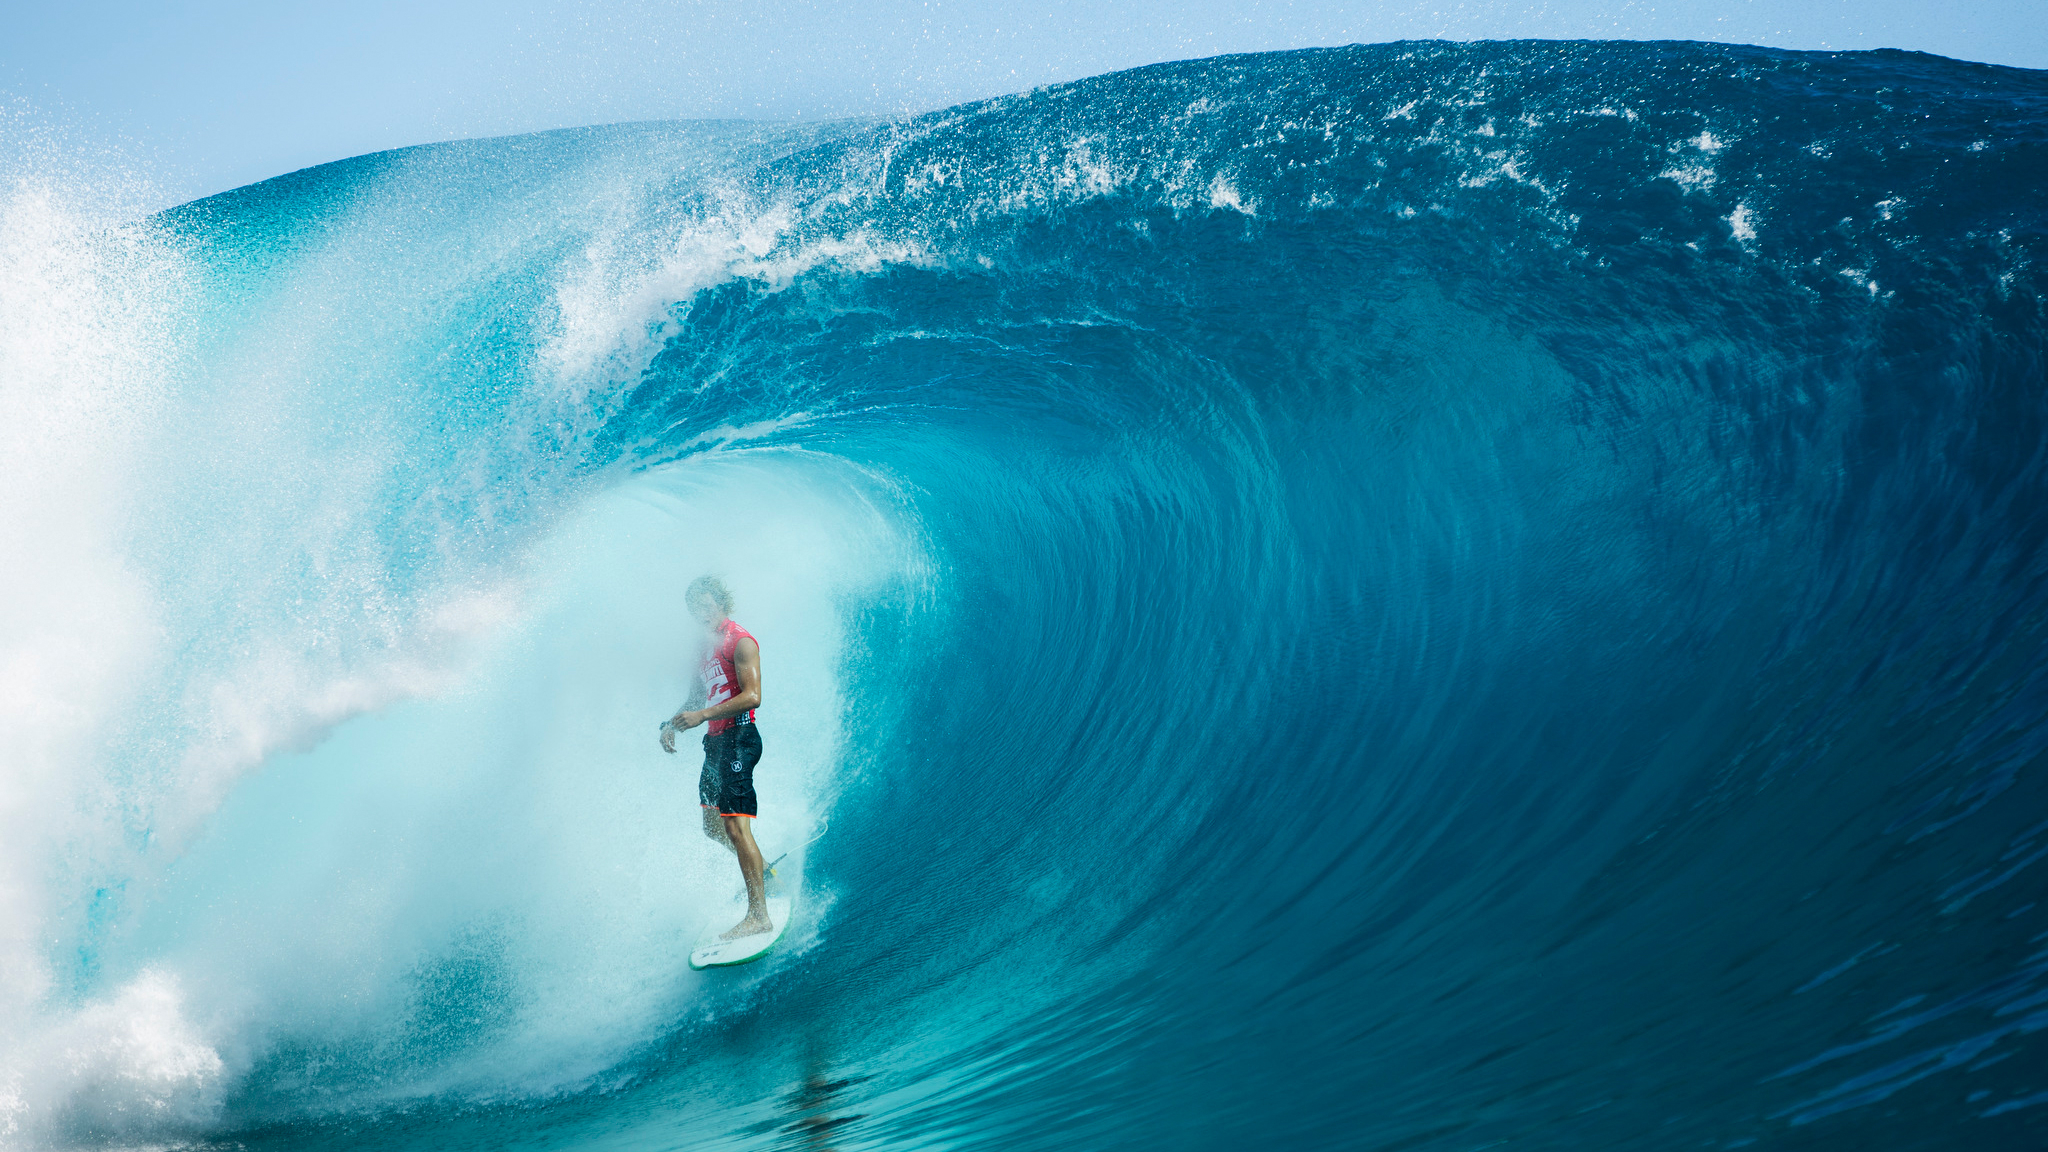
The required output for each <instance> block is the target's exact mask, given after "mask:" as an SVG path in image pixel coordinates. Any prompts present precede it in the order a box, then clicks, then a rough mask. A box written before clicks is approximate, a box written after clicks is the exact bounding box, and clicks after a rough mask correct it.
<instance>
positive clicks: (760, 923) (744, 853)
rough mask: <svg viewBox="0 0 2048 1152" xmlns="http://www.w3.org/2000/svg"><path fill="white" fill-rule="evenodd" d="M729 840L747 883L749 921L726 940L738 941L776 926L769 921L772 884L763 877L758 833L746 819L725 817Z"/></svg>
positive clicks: (742, 922)
mask: <svg viewBox="0 0 2048 1152" xmlns="http://www.w3.org/2000/svg"><path fill="white" fill-rule="evenodd" d="M721 819H722V820H723V822H724V824H725V838H726V841H727V842H728V843H730V844H731V845H732V850H733V852H734V853H735V854H737V855H738V856H739V858H740V876H741V878H743V879H744V880H745V881H746V882H747V918H746V919H744V920H742V921H740V922H739V923H737V924H735V925H733V926H732V929H731V931H728V932H726V933H725V939H727V940H735V939H738V938H739V937H741V936H752V935H753V934H755V933H756V932H766V931H768V930H769V929H770V928H771V927H773V926H774V925H773V924H771V923H770V922H769V919H768V885H767V883H766V882H765V881H764V880H763V879H762V878H761V849H760V848H758V847H756V846H755V844H754V831H753V829H751V828H749V827H748V826H747V825H748V824H750V823H752V821H751V820H750V819H749V818H748V817H745V816H725V817H722V818H721Z"/></svg>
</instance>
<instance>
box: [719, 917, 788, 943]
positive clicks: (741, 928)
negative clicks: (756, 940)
mask: <svg viewBox="0 0 2048 1152" xmlns="http://www.w3.org/2000/svg"><path fill="white" fill-rule="evenodd" d="M774 927H775V925H774V924H772V923H770V922H769V920H768V917H766V916H749V917H747V918H746V919H745V920H742V921H740V922H739V923H738V924H735V925H733V927H732V931H730V932H726V933H724V934H723V935H721V936H719V939H720V940H737V939H739V938H740V937H742V936H759V935H760V934H761V933H763V932H767V931H769V930H770V929H772V928H774Z"/></svg>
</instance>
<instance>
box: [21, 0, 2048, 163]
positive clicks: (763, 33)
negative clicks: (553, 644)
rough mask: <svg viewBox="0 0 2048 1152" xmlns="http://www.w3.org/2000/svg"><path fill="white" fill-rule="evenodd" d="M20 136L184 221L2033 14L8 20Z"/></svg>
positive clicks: (511, 13)
mask: <svg viewBox="0 0 2048 1152" xmlns="http://www.w3.org/2000/svg"><path fill="white" fill-rule="evenodd" d="M10 7H11V8H12V11H10V12H9V13H8V15H7V19H6V21H5V24H4V27H5V31H4V32H0V94H4V97H5V98H6V100H7V103H8V104H9V105H11V109H10V113H11V117H12V119H13V120H14V121H16V122H17V123H18V122H21V121H23V120H24V119H26V120H30V121H33V122H35V123H36V124H37V125H39V126H40V127H41V128H43V129H47V130H58V131H61V132H63V133H64V134H65V135H66V136H67V137H69V138H72V139H83V140H89V141H94V142H97V143H99V144H102V145H111V146H113V147H116V148H117V149H118V150H119V151H120V152H121V153H122V154H123V155H124V156H127V157H129V158H130V161H131V162H132V163H134V164H135V165H137V166H139V167H141V168H142V169H144V170H146V171H147V172H149V173H150V174H151V175H152V177H153V178H154V179H155V180H156V181H157V183H158V184H159V186H160V188H161V195H162V196H163V197H164V198H167V199H183V198H187V197H190V196H194V195H202V194H205V193H208V192H214V191H218V190H220V189H224V188H230V187H234V186H236V185H239V184H244V183H248V182H250V181H252V180H260V179H263V178H265V177H268V176H273V175H276V174H278V173H280V172H287V171H291V170H292V169H295V168H301V167H304V166H306V165H309V164H317V163H321V162H324V161H328V160H336V159H340V158H342V157H345V156H352V155H357V154H360V153H363V152H370V151H376V150H378V149H382V148H391V147H396V146H399V145H404V144H416V143H421V142H424V141H430V140H445V139H450V138H453V137H461V136H490V135H501V134H505V133H512V132H528V131H538V130H542V129H547V128H559V127H565V126H570V125H577V124H596V123H606V122H611V121H620V120H646V119H666V118H675V117H699V116H747V117H771V118H788V117H805V118H810V117H824V116H841V115H855V114H889V113H898V112H904V111H912V110H922V109H926V108H933V107H941V106H944V105H946V104H950V103H954V102H957V101H960V100H967V99H973V98H976V97H981V96H989V95H994V94H996V93H1000V92H1007V91H1014V90H1017V89H1022V88H1029V87H1031V86H1033V85H1037V84H1043V83H1048V82H1053V81H1060V80H1070V79H1074V78H1077V77H1081V76H1088V75H1093V74H1095V73H1098V72H1106V71H1110V70H1113V69H1117V68H1127V67H1132V66H1134V65H1139V64H1149V63H1154V62H1157V61H1160V60H1174V59H1184V58H1187V57H1193V56H1211V55H1216V54H1218V53H1223V52H1247V51H1262V50H1268V49H1280V48H1298V47H1305V46H1309V45H1320V44H1347V43H1353V42H1374V41H1383V40H1398V39H1406V38H1419V37H1448V38H1451V39H1460V40H1466V39H1494V38H1516V37H1546V38H1560V39H1577V38H1622V39H1666V38H1670V39H1694V40H1723V41H1733V42H1741V43H1750V44H1768V45H1772V46H1776V47H1784V48H1820V49H1863V48H1911V49H1917V50H1920V51H1926V52H1934V53H1938V54H1940V55H1944V56H1952V57H1957V58H1960V59H1966V60H1981V61H1987V62H1990V63H1996V64H2008V65H2015V66H2019V67H2025V68H2048V0H1947V2H1943V0H1934V2H1930V0H1860V2H1850V0H1779V2H1772V0H1718V2H1717V0H1671V2H1663V0H1656V2H1634V0H1554V2H1547V3H1546V2H1537V3H1516V2H1499V0H1464V2H1459V0H1422V2H1415V0H1389V2H1385V3H1380V2H1374V0H1353V2H1348V3H1346V2H1334V0H1298V2H1277V3H1276V2H1259V0H1178V2H1161V0H1122V2H1119V0H1081V2H1076V0H1017V2H1013V3H1002V2H990V0H966V2H953V0H751V2H743V0H696V2H691V0H614V2H611V3H587V2H578V0H557V2H535V0H501V2H499V3H494V4H484V3H478V2H474V0H456V2H451V3H440V4H429V3H420V2H419V0H407V2H400V0H359V2H357V3H354V4H352V5H334V4H327V5H311V4H290V3H285V4H279V3H276V2H275V0H266V2H260V3H259V2H254V0H191V2H186V3H176V2H172V3H157V4H142V3H135V2H132V0H83V2H79V3H73V4H37V5H31V4H27V3H17V4H15V5H11V6H10Z"/></svg>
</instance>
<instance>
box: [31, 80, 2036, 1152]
mask: <svg viewBox="0 0 2048 1152" xmlns="http://www.w3.org/2000/svg"><path fill="white" fill-rule="evenodd" d="M24 188H26V186H24ZM5 229H6V233H7V235H6V241H7V248H6V251H7V253H8V256H7V258H8V259H9V260H10V261H12V263H11V264H10V265H9V267H10V268H11V269H12V271H11V273H10V275H9V276H8V277H7V279H8V280H9V281H11V283H12V285H13V287H12V288H10V289H9V292H10V294H9V295H8V296H7V297H6V298H4V299H0V306H4V307H5V308H6V309H7V310H8V315H9V318H10V324H9V325H7V326H6V327H7V328H8V331H9V335H8V336H7V341H8V343H7V344H6V346H5V348H4V349H0V354H4V356H5V357H6V360H5V367H6V371H7V373H8V376H9V382H10V391H11V393H12V394H11V396H10V398H9V400H8V404H9V409H8V416H7V421H6V424H7V428H6V430H5V431H4V432H0V435H4V436H7V437H8V441H7V452H6V455H7V458H8V468H9V473H8V475H9V483H8V485H7V490H6V493H5V494H4V495H0V501H4V502H5V515H6V518H7V522H8V524H9V526H10V527H9V535H10V537H11V538H12V539H14V540H16V541H17V542H18V543H17V545H16V546H14V547H10V549H9V551H10V552H11V553H12V554H13V557H14V559H12V560H10V561H9V563H8V568H9V570H10V571H9V572H8V577H7V579H8V585H7V587H8V589H9V595H8V597H7V599H8V601H9V605H8V607H7V608H6V609H5V612H6V615H5V616H4V617H0V619H4V620H5V621H6V625H5V626H6V628H7V630H8V631H7V641H8V649H7V652H8V655H7V665H6V671H5V676H6V678H7V679H6V683H7V685H8V688H7V693H6V695H7V698H8V704H7V707H8V711H7V713H6V715H5V717H4V724H5V725H6V729H5V732H4V735H5V737H6V740H7V744H8V747H9V749H10V751H9V757H10V760H9V764H8V773H9V779H10V781H11V783H10V786H9V789H8V797H7V803H6V804H5V805H4V806H0V820H4V821H5V824H4V825H0V829H4V831H5V835H4V836H0V841H4V846H0V869H4V871H0V915H4V923H0V989H4V995H5V997H6V999H5V1000H4V1002H0V1028H4V1030H5V1031H6V1033H7V1034H8V1035H9V1036H10V1038H11V1040H12V1042H11V1043H10V1044H9V1045H8V1046H7V1047H8V1048H9V1049H10V1051H8V1052H7V1053H6V1054H4V1055H0V1132H4V1133H5V1134H6V1135H4V1136H0V1139H4V1140H7V1141H9V1142H10V1143H12V1144H15V1145H18V1146H22V1147H60V1146H73V1145H92V1146H103V1145H116V1146H125V1145H134V1144H143V1143H152V1144H162V1143H173V1144H177V1143H184V1142H195V1141H196V1142H201V1143H211V1142H214V1141H220V1142H224V1144H223V1146H225V1143H232V1144H233V1145H235V1146H237V1147H278V1148H293V1149H306V1148H325V1147H332V1148H351V1149H359V1148H365V1147H392V1148H410V1147H435V1148H449V1147H496V1148H512V1147H528V1146H532V1147H539V1146H543V1145H545V1146H548V1147H591V1148H628V1147H633V1148H639V1147H654V1146H659V1147H669V1148H686V1147H690V1148H693V1147H780V1146H785V1145H787V1146H791V1147H798V1146H801V1147H818V1148H822V1147H827V1146H833V1147H849V1148H851V1147H884V1146H887V1147H919V1146H926V1145H930V1146H942V1147H1017V1148H1076V1147H1082V1148H1110V1147H1143V1148H1153V1147H1160V1148H1163V1147H1178V1148H1242V1147H1251V1146H1269V1145H1270V1146H1279V1147H1290V1148H1323V1147H1328V1148H1414V1149H1457V1150H1464V1149H1470V1148H1480V1147H1492V1146H1495V1145H1497V1144H1498V1145H1503V1146H1512V1147H1517V1148H1559V1149H1564V1148H1571V1149H1583V1148H1601V1147H1614V1148H1642V1147H1674V1148H1676V1147H1701V1146H1715V1147H1740V1146H1745V1145H1750V1144H1754V1145H1758V1146H1766V1147H1787V1148H1845V1149H1846V1148H1869V1147H1885V1148H1930V1149H1932V1148H1953V1147H1960V1146H1970V1147H1982V1148H1992V1147H2018V1146H2022V1145H2025V1146H2032V1145H2033V1144H2034V1143H2037V1142H2039V1140H2040V1139H2041V1137H2042V1134H2043V1132H2044V1128H2043V1125H2044V1124H2048V1081H2044V1079H2043V1077H2042V1068H2043V1066H2044V1058H2048V1048H2044V1046H2043V1045H2044V1043H2048V1041H2044V1038H2043V1036H2042V1035H2041V1033H2042V1032H2043V1030H2044V1029H2048V952H2044V950H2043V945H2044V940H2048V907H2043V906H2037V903H2036V901H2038V900H2041V899H2042V892H2043V884H2044V882H2048V863H2044V862H2043V859H2044V857H2048V759H2044V757H2048V723H2044V717H2048V550H2044V549H2048V515H2044V513H2043V509H2044V508H2048V473H2044V445H2048V388H2044V381H2048V310H2044V301H2048V292H2044V288H2048V285H2044V281H2043V271H2042V267H2043V265H2042V260H2043V258H2044V257H2048V250H2044V245H2048V239H2044V229H2048V76H2044V74H2042V73H2035V72H2025V71H2016V70H2009V69H1998V68H1991V67H1984V66H1976V65H1965V64H1959V63H1954V62H1950V61H1945V60H1940V59H1936V58H1932V57H1926V56H1918V55H1910V54H1903V53H1872V54H1848V55H1817V54H1791V53H1783V52H1774V51H1766V50H1762V49H1745V48H1729V47H1722V46H1711V45H1699V44H1589V43H1560V44H1536V43H1514V44H1484V45H1466V46H1451V45H1441V44H1395V45H1383V46H1377V47H1364V48H1350V49H1342V50H1328V51H1308V52H1297V53H1286V54H1275V55H1266V56H1252V57H1233V58H1224V59H1217V60H1210V61H1201V62H1194V63H1184V64H1172V65H1161V66H1157V67H1152V68H1146V69H1141V70H1138V71H1134V72H1128V73H1121V74H1116V75H1110V76H1105V77H1100V78H1096V79H1093V80H1088V81H1084V82H1080V83H1076V84H1071V85H1066V86H1062V87H1055V88H1047V89H1041V90H1036V91H1033V92H1030V93H1026V94H1022V95H1017V96H1013V97H1006V98H1003V99H998V100H993V101H989V102H986V103H981V104H974V105H968V106H963V107H959V108H954V109H949V110H947V111H944V112H939V113H934V114H931V115H928V116H924V117H921V118H917V119H913V120H908V121H904V122H897V123H882V124H876V123H842V124H833V125H825V126H810V127H803V128H780V127H768V126H760V125H749V124H740V123H696V124H655V125H633V126H623V127H615V128H607V129H592V130H582V131H573V132H560V133H551V134H545V135H540V136H530V137H520V138H513V139H505V140H493V141H482V142H471V143H461V144H450V145H442V146H435V147H426V148H417V149H409V150H403V151H399V152H393V153H385V154H381V155H376V156H370V157H364V158H360V159H357V160H352V161H347V162H344V163H339V164H333V165H328V166H326V167H323V168H318V169H312V170H308V171H306V172H301V173H296V174H293V175H291V176H286V177H281V178H279V179H276V180H272V181H269V182H266V183H264V184H259V185H255V186H252V187H249V188H245V189H241V190H238V191H235V192H231V193H228V194H225V195H223V196H219V197H215V198H212V199H209V200H206V201H201V202H198V203H195V204H191V205H188V206H185V207H183V208H180V209H176V210H173V211H171V212H168V213H165V214H163V215H161V216H159V217H156V218H154V219H152V220H150V221H147V222H144V223H142V224H137V225H133V226H127V227H122V228H114V229H106V228H97V227H88V226H86V225H83V224H80V223H78V222H77V221H75V220H72V219H71V218H69V217H66V216H65V214H64V211H63V210H62V208H61V205H60V204H58V203H57V202H56V201H54V200H52V199H51V198H50V197H48V196H42V197H40V198H39V197H38V196H37V195H36V194H34V193H33V192H32V191H29V190H21V191H18V192H17V193H16V194H15V196H14V199H12V200H10V201H9V202H8V207H7V216H6V219H5ZM707 570H711V571H719V572H722V573H724V574H725V575H726V576H727V577H728V579H729V581H730V582H731V583H732V585H733V586H734V588H735V589H736V591H737V594H738V608H737V610H736V613H735V615H736V616H737V618H738V619H739V620H740V621H741V622H743V623H744V624H746V625H747V626H748V627H749V628H750V629H751V630H752V631H754V632H755V633H756V634H757V635H759V636H760V637H761V640H762V644H763V649H764V663H765V667H766V683H767V703H766V704H765V705H764V707H763V708H762V710H761V724H762V728H763V732H764V735H765V737H766V744H767V750H768V751H767V757H766V758H765V759H764V761H763V763H762V767H761V770H760V781H761V784H760V790H761V794H762V796H763V803H764V813H763V818H762V820H761V821H760V833H759V834H760V836H761V837H762V838H763V840H764V841H765V843H766V846H767V848H768V850H769V851H770V853H771V854H774V853H780V852H788V853H790V854H791V855H790V858H789V859H790V862H789V863H788V864H786V865H785V871H786V873H787V874H788V875H790V876H791V877H792V882H793V883H800V884H801V886H802V888H803V891H804V901H803V911H802V914H801V916H800V917H799V922H798V924H797V925H796V927H795V928H793V929H792V932H791V937H790V940H789V942H788V943H786V945H785V946H784V947H783V948H782V949H780V950H779V951H778V953H777V955H776V956H775V957H774V958H772V959H771V960H769V961H768V962H766V963H763V964H760V965H757V966H754V967H752V968H748V969H744V970H735V971H726V972H711V973H704V974H693V973H691V972H689V971H687V969H685V967H684V966H683V964H682V963H681V955H680V951H679V945H680V943H681V942H683V941H685V940H687V939H688V938H689V937H690V936H691V935H692V934H693V933H694V932H695V931H696V929H697V926H698V925H699V924H701V923H702V922H704V921H705V920H706V919H707V918H708V917H712V916H717V915H723V914H728V912H729V908H730V906H729V905H728V904H727V903H726V901H727V899H728V897H729V895H730V890H731V888H732V886H733V883H734V880H733V877H732V876H731V872H732V868H731V864H730V863H729V861H728V860H726V859H723V858H721V857H720V856H719V853H718V852H717V851H716V850H715V849H713V848H712V847H711V846H709V845H708V844H706V843H704V842H703V841H701V840H700V839H699V838H698V835H697V832H696V830H695V825H696V822H697V815H696V812H695V806H694V797H693V795H692V789H693V786H694V777H695V774H696V771H697V764H696V761H695V757H694V756H690V755H687V754H686V755H685V756H682V757H679V758H673V759H671V758H667V757H664V756H663V755H662V754H661V753H660V751H659V750H658V749H657V748H656V746H655V740H654V725H655V724H656V722H657V721H658V720H659V718H660V717H661V716H663V715H665V714H666V712H667V710H668V709H669V708H670V707H672V706H673V705H674V703H675V702H676V701H677V700H678V699H680V698H682V696H683V693H684V690H685V688H684V686H685V683H686V677H687V675H688V674H689V672H690V670H691V656H690V654H689V649H690V645H691V643H692V641H691V635H692V633H691V631H690V625H689V622H688V621H687V619H686V618H685V617H684V615H683V614H682V611H681V606H680V604H679V603H678V598H679V594H680V590H681V588H682V586H683V585H684V584H685V583H686V582H687V581H688V580H689V579H690V578H692V577H694V576H695V575H697V574H698V573H699V572H702V571H707ZM688 749H689V745H688V743H687V742H686V743H685V750H686V753H687V752H688Z"/></svg>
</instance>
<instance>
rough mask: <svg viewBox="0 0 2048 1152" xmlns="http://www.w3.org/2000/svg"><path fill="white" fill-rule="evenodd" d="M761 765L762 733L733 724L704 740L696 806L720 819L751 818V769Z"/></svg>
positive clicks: (755, 806)
mask: <svg viewBox="0 0 2048 1152" xmlns="http://www.w3.org/2000/svg"><path fill="white" fill-rule="evenodd" d="M760 762H761V730H760V729H759V728H756V727H754V726H753V725H752V724H735V725H733V726H732V727H730V728H727V729H726V730H725V731H723V732H708V733H706V734H705V736H704V774H703V775H702V776H699V777H698V778H697V802H698V803H699V804H702V805H703V806H704V807H706V808H715V809H717V810H718V814H719V815H720V816H754V815H758V814H759V812H760V802H759V801H757V800H756V799H755V798H754V765H756V764H758V763H760Z"/></svg>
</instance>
